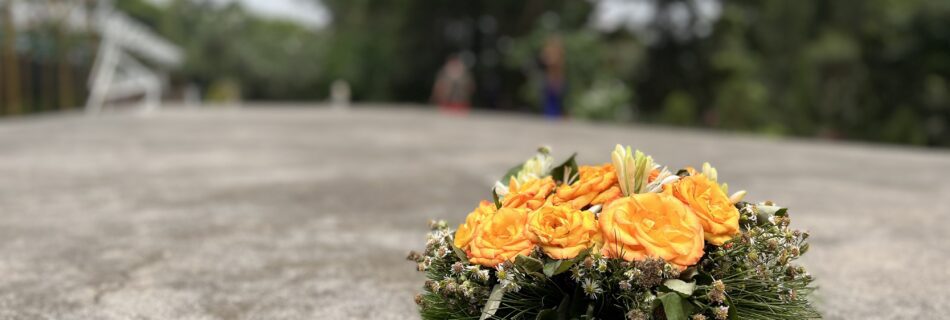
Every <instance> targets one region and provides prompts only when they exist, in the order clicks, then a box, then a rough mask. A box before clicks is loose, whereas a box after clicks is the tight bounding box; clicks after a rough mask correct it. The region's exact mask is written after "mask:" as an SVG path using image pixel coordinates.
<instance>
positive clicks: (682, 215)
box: [600, 193, 704, 268]
mask: <svg viewBox="0 0 950 320" xmlns="http://www.w3.org/2000/svg"><path fill="white" fill-rule="evenodd" d="M600 230H601V233H602V234H603V237H604V247H603V250H602V252H603V254H604V255H605V256H607V257H611V258H622V259H624V260H627V261H633V260H641V259H644V258H646V257H660V258H662V259H663V260H666V261H667V262H669V263H670V264H673V265H676V266H679V267H680V268H685V267H687V266H691V265H694V264H696V262H697V261H699V259H700V258H702V256H703V245H704V243H703V227H702V225H701V224H700V223H699V218H697V217H696V215H695V214H693V213H692V212H691V210H690V209H689V208H688V207H687V206H686V205H684V204H683V203H682V202H680V201H679V200H677V199H676V198H674V197H673V196H671V195H668V194H661V193H641V194H634V195H631V196H629V197H624V198H620V199H617V200H615V201H614V202H612V203H611V204H610V206H608V207H607V208H606V209H605V210H604V212H603V213H601V214H600Z"/></svg>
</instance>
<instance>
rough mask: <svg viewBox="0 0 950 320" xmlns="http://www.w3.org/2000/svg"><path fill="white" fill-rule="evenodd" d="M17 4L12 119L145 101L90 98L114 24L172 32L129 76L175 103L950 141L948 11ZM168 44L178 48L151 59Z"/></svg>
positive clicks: (10, 0)
mask: <svg viewBox="0 0 950 320" xmlns="http://www.w3.org/2000/svg"><path fill="white" fill-rule="evenodd" d="M0 4H2V5H0V22H2V25H0V37H2V38H0V39H2V41H0V75H2V76H0V106H2V108H0V112H2V115H5V116H14V115H22V114H28V113H37V112H50V111H59V110H69V109H81V108H83V107H84V106H85V107H86V108H87V109H88V108H90V105H96V104H101V103H100V102H99V100H111V101H119V102H121V101H125V100H128V99H133V98H136V97H135V96H136V95H137V94H138V93H140V92H138V91H136V90H131V93H128V94H124V95H105V96H106V98H102V97H96V98H91V97H90V91H92V87H94V85H92V84H91V83H93V82H94V81H93V80H94V79H95V78H97V76H96V75H95V74H96V73H97V72H96V69H95V67H96V61H97V59H98V60H103V59H105V58H103V53H102V52H103V50H102V48H104V47H105V46H104V45H103V39H105V38H107V37H105V36H104V35H105V34H108V33H109V32H112V31H108V29H110V28H109V27H108V25H109V24H108V23H103V21H107V20H109V19H105V18H103V17H105V16H108V15H121V16H124V17H127V18H128V21H129V22H127V23H126V24H123V25H128V24H131V25H135V26H136V28H138V29H135V30H139V29H141V30H145V31H143V32H146V33H149V35H148V37H150V38H154V39H158V40H155V41H151V40H150V41H138V42H139V43H140V44H137V45H136V44H134V43H136V41H131V43H133V45H129V46H126V47H127V48H128V49H129V50H127V51H129V52H131V53H130V54H129V56H132V57H133V59H131V60H135V61H136V62H133V63H126V64H122V63H118V64H116V65H120V66H121V65H132V67H131V69H141V70H146V71H144V72H138V73H137V74H145V75H148V76H150V77H145V78H149V79H152V80H155V79H157V80H158V81H157V83H158V85H159V86H160V87H161V88H162V90H161V91H160V92H161V93H160V98H161V100H163V101H166V102H168V101H181V102H184V103H186V104H215V103H233V102H237V101H294V102H300V101H327V100H330V99H331V96H333V95H334V94H333V92H336V96H337V100H339V101H350V100H352V101H354V102H355V103H361V102H395V103H406V104H433V105H439V106H440V108H442V109H443V110H446V111H448V112H455V113H465V112H467V111H468V110H472V109H491V110H503V111H506V112H518V113H530V114H538V115H544V116H547V117H551V118H558V119H559V118H572V119H591V120H597V121H609V122H631V123H657V124H664V125H675V126H696V127H709V128H722V129H727V130H738V131H747V132H754V133H760V134H767V135H782V136H803V137H820V138H824V139H848V140H862V141H875V142H888V143H899V144H910V145H921V146H931V147H947V146H950V126H948V125H950V123H948V119H950V83H948V80H950V2H948V1H944V0H867V1H822V0H802V1H719V0H600V1H560V0H558V1H541V0H528V1H504V0H498V1H493V0H472V1H453V2H448V1H435V0H392V1H368V0H116V1H96V0H2V1H0ZM103 12H106V15H105V16H104V15H102V14H103ZM111 29H113V31H115V30H116V29H122V30H125V29H129V28H124V27H121V25H120V26H118V27H117V26H115V25H113V27H112V28H111ZM133 29H134V28H133ZM118 37H120V38H121V36H118ZM126 42H129V41H126ZM155 42H160V44H162V45H164V47H161V46H159V47H160V48H151V49H149V47H150V46H151V45H149V44H148V43H155ZM120 47H122V46H120ZM143 47H144V48H145V49H141V48H143ZM152 47H154V46H152ZM168 48H173V50H167V49H168ZM163 50H164V51H163ZM168 51H170V52H172V53H174V54H164V55H163V54H161V52H168ZM163 56H164V57H165V58H162V57H163ZM97 57H98V58H97ZM135 57H138V58H135ZM168 57H170V58H168ZM105 60H107V59H105ZM120 60H121V59H120ZM120 69H121V68H120ZM133 71H134V70H133ZM103 72H104V71H103ZM131 73H133V74H136V73H135V72H131ZM133 78H134V77H133ZM153 82H155V81H153ZM153 85H154V84H153ZM333 88H335V89H333ZM145 91H147V92H146V93H141V94H142V95H149V94H152V93H149V92H153V91H148V90H145ZM90 100H92V101H91V102H90Z"/></svg>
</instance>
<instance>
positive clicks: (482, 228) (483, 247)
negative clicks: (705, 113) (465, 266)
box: [468, 208, 534, 267]
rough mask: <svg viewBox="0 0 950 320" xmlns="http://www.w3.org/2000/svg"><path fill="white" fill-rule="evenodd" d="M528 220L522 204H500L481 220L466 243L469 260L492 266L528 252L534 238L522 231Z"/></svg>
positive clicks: (526, 210) (532, 247) (531, 247)
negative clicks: (513, 205) (499, 207)
mask: <svg viewBox="0 0 950 320" xmlns="http://www.w3.org/2000/svg"><path fill="white" fill-rule="evenodd" d="M527 221H528V209H524V208H501V209H498V212H495V214H494V215H492V216H491V217H490V218H488V219H485V220H482V223H480V224H479V225H478V228H477V229H475V237H474V238H473V239H472V242H471V243H470V244H469V250H470V253H469V255H468V258H469V262H471V263H475V264H480V265H483V266H486V267H495V266H497V265H498V264H500V263H503V262H505V261H509V260H513V259H514V258H515V257H517V256H518V255H519V254H523V255H528V254H529V253H531V250H532V249H534V242H533V241H531V239H529V238H528V237H527V235H526V234H525V224H526V223H527Z"/></svg>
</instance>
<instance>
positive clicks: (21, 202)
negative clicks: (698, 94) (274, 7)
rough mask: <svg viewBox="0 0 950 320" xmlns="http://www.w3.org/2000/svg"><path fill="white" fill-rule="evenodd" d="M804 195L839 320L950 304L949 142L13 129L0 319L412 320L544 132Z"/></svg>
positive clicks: (231, 119) (214, 126) (315, 120)
mask: <svg viewBox="0 0 950 320" xmlns="http://www.w3.org/2000/svg"><path fill="white" fill-rule="evenodd" d="M618 142H620V143H628V144H632V145H634V146H636V147H639V148H641V149H643V150H646V151H648V152H649V153H652V154H653V155H654V156H655V158H656V159H658V160H659V161H661V162H663V163H666V164H668V165H671V166H682V165H688V164H689V165H698V164H699V163H701V161H703V160H709V161H711V162H712V163H713V164H715V165H716V166H717V167H718V168H719V172H720V177H722V178H723V179H725V180H726V181H728V182H729V184H730V185H731V186H734V187H738V188H745V189H748V190H750V191H751V194H750V198H751V199H758V200H764V199H771V200H775V201H778V202H780V203H781V204H785V205H788V206H791V207H792V211H791V213H792V218H793V223H794V224H795V225H796V226H799V227H802V228H806V229H809V230H811V231H812V233H813V235H814V236H813V243H812V251H811V252H810V253H809V256H810V257H808V259H807V260H806V263H807V264H808V266H809V267H810V270H811V271H812V272H813V273H814V274H815V275H816V276H817V277H818V279H819V280H820V282H819V283H820V285H821V286H822V288H821V291H820V295H819V297H818V299H819V303H820V306H821V309H822V310H823V312H824V313H825V315H826V316H827V318H829V319H898V318H902V319H938V318H946V317H947V315H948V314H950V290H947V286H948V285H950V238H948V234H950V182H948V181H950V180H948V178H950V176H948V172H950V153H948V152H946V151H928V150H920V149H905V148H896V147H880V146H871V145H858V144H844V143H826V142H811V141H796V140H769V139H762V138H754V137H747V136H737V135H729V134H723V133H713V132H706V131H689V130H674V129H668V128H655V127H633V126H617V125H601V124H594V123H579V122H548V121H543V120H540V119H534V118H528V117H522V116H515V117H508V116H503V115H494V114H476V115H473V116H471V117H468V118H460V117H448V116H442V115H438V114H436V113H432V112H427V111H423V110H419V109H373V108H365V109H356V110H351V111H350V112H335V111H333V110H329V109H319V108H289V107H281V108H254V109H251V108H244V109H203V110H177V111H175V110H166V111H162V112H160V113H157V114H152V115H150V116H136V115H117V114H113V115H105V116H101V117H85V116H82V115H44V116H36V117H28V118H19V119H3V120H0V319H413V318H416V316H415V313H414V312H415V306H414V305H413V303H412V296H413V294H414V293H415V292H417V291H418V290H419V287H420V285H421V282H422V277H421V275H420V274H417V273H416V272H415V271H414V266H413V265H412V264H411V263H409V262H407V261H404V260H403V258H404V256H405V253H406V252H407V251H408V250H410V249H418V248H421V246H422V244H423V232H424V231H425V222H426V220H427V219H429V218H432V217H444V218H446V219H448V220H450V222H452V223H457V222H459V221H460V220H462V219H463V217H464V215H465V214H466V213H467V212H468V211H470V210H471V209H472V208H473V207H474V206H475V204H476V202H477V201H478V200H480V199H483V198H486V197H487V196H488V194H487V191H488V188H489V186H490V185H491V183H492V182H493V181H494V179H496V178H497V177H498V176H499V174H501V173H502V172H503V171H504V170H505V169H507V168H508V167H509V166H511V165H512V164H513V163H516V162H518V161H521V160H522V159H523V158H526V157H528V156H530V155H531V154H532V152H533V151H532V150H534V148H535V147H536V146H537V145H539V144H542V143H545V144H549V145H551V146H553V147H554V149H555V153H556V154H558V155H559V156H563V155H565V154H567V153H569V152H570V151H575V150H576V151H578V152H580V153H581V155H582V156H581V158H580V160H581V161H582V162H595V163H599V162H605V161H608V159H609V152H610V150H611V149H612V147H613V145H614V144H615V143H618Z"/></svg>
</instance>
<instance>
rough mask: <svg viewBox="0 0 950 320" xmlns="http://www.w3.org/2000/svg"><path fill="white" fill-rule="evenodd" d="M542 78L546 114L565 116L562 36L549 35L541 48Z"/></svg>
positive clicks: (543, 108)
mask: <svg viewBox="0 0 950 320" xmlns="http://www.w3.org/2000/svg"><path fill="white" fill-rule="evenodd" d="M541 67H542V69H543V71H544V78H543V80H542V89H541V90H542V92H541V103H542V111H543V112H544V116H545V117H548V118H562V117H563V116H564V92H565V86H566V81H565V78H564V43H563V42H561V37H559V36H557V35H553V36H550V37H548V39H547V40H546V41H545V43H544V47H542V48H541Z"/></svg>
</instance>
